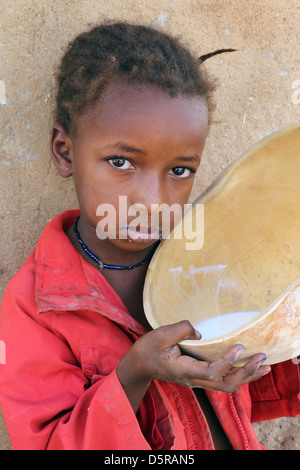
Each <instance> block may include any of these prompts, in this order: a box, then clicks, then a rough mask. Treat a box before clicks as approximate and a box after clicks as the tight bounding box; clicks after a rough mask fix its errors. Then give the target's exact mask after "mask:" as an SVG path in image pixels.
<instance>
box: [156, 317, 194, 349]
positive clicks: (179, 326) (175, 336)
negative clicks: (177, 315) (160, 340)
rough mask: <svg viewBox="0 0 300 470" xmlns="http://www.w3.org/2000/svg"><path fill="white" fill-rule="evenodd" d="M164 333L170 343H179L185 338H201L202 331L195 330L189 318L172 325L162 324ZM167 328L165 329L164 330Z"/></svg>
mask: <svg viewBox="0 0 300 470" xmlns="http://www.w3.org/2000/svg"><path fill="white" fill-rule="evenodd" d="M161 330H162V333H163V334H165V338H166V340H167V341H168V343H169V344H177V343H179V342H180V341H184V340H185V339H196V340H197V339H201V333H199V331H197V330H195V328H194V327H193V325H192V324H191V323H190V322H189V321H188V320H182V321H179V322H177V323H172V324H171V325H167V326H162V327H161ZM163 330H165V331H163Z"/></svg>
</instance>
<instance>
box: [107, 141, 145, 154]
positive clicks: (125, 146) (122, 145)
mask: <svg viewBox="0 0 300 470" xmlns="http://www.w3.org/2000/svg"><path fill="white" fill-rule="evenodd" d="M112 147H113V148H118V149H120V150H123V152H132V153H145V152H144V151H143V150H141V149H137V148H135V147H131V146H130V145H128V144H126V143H124V142H116V143H115V144H114V145H112Z"/></svg>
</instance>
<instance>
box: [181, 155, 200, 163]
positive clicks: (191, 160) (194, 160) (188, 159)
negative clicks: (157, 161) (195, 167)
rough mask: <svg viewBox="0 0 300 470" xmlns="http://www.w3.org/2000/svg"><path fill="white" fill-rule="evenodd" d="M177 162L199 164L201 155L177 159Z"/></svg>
mask: <svg viewBox="0 0 300 470" xmlns="http://www.w3.org/2000/svg"><path fill="white" fill-rule="evenodd" d="M176 160H180V161H182V162H196V161H197V162H198V161H200V157H199V155H191V156H190V157H183V156H182V157H176Z"/></svg>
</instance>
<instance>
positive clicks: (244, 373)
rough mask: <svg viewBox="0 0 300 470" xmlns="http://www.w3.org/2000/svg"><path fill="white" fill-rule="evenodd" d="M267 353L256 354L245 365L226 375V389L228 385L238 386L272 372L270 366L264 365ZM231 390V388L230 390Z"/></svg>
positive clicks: (234, 387)
mask: <svg viewBox="0 0 300 470" xmlns="http://www.w3.org/2000/svg"><path fill="white" fill-rule="evenodd" d="M265 360H266V355H265V354H263V353H260V354H255V356H253V357H252V358H251V359H250V360H249V361H248V362H247V363H246V364H245V365H244V366H243V367H240V368H238V369H236V370H235V371H234V372H233V373H231V374H228V375H227V376H225V377H224V383H225V385H226V386H225V391H227V390H226V387H227V385H229V388H230V389H231V388H232V387H233V389H236V388H238V387H239V386H240V385H244V384H246V383H250V382H253V381H255V380H258V379H259V378H260V377H262V376H263V375H266V374H267V373H269V372H270V370H271V367H270V366H264V365H263V363H264V362H265ZM229 391H230V390H229Z"/></svg>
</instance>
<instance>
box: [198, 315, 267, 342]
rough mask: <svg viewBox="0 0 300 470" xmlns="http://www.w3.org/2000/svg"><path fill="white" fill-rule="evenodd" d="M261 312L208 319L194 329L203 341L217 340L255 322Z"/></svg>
mask: <svg viewBox="0 0 300 470" xmlns="http://www.w3.org/2000/svg"><path fill="white" fill-rule="evenodd" d="M259 313H260V312H233V313H225V314H224V315H218V316H216V317H212V318H207V319H206V320H203V321H201V322H199V323H197V324H196V325H194V328H195V329H196V330H198V331H199V332H200V333H201V334H202V338H201V339H202V340H206V339H212V338H216V337H218V336H223V335H226V334H227V333H230V332H231V331H234V330H236V329H237V328H239V327H240V326H243V325H245V324H246V323H248V322H250V321H251V320H253V318H254V317H256V316H257V315H258V314H259Z"/></svg>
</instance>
